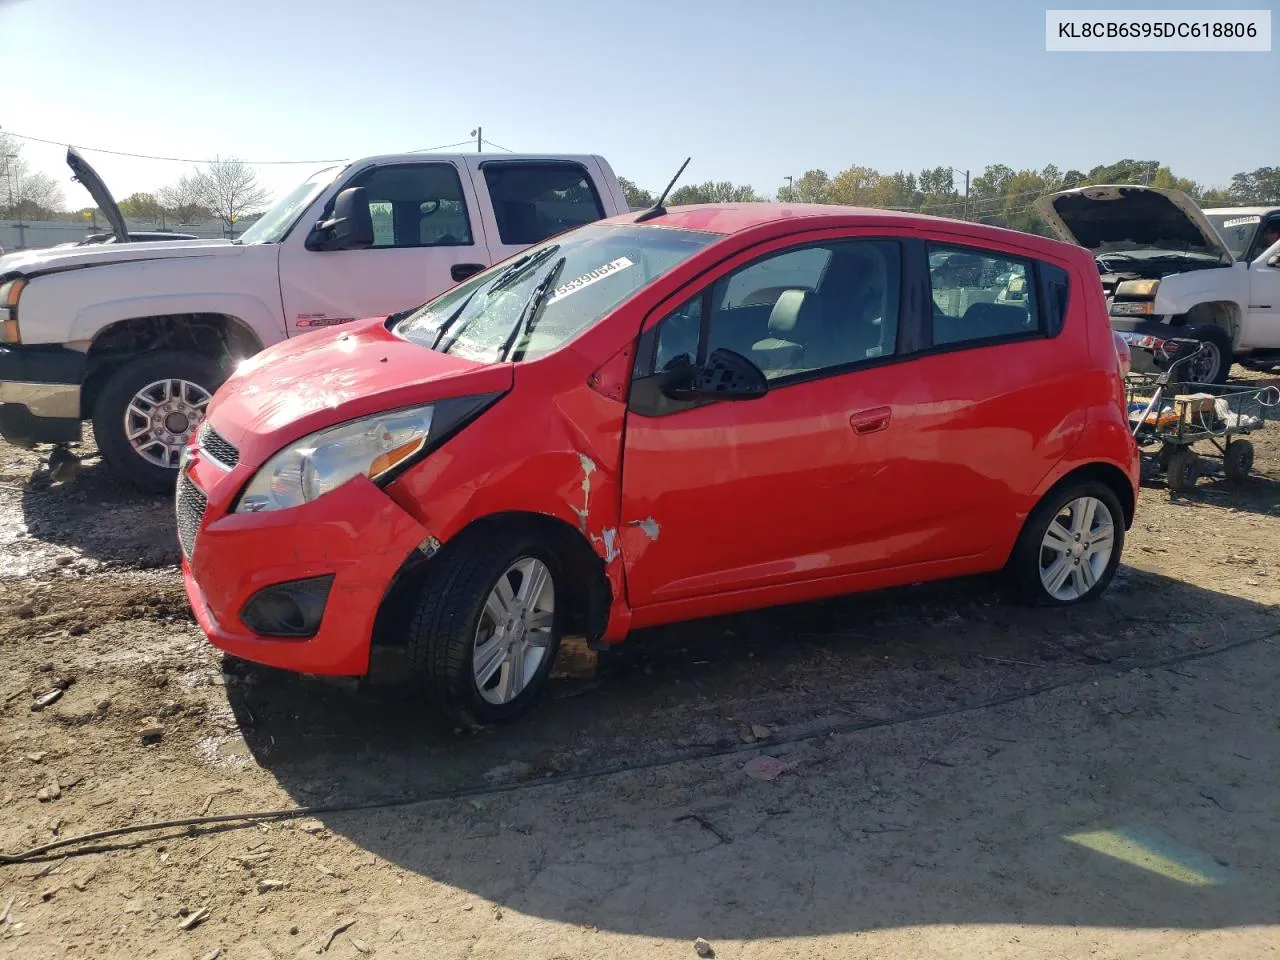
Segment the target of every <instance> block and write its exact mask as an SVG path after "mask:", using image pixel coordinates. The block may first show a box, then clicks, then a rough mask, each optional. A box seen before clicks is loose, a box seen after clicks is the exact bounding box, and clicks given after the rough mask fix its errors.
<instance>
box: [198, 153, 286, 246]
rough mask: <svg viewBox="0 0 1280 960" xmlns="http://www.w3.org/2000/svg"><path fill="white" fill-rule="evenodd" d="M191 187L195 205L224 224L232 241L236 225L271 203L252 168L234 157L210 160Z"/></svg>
mask: <svg viewBox="0 0 1280 960" xmlns="http://www.w3.org/2000/svg"><path fill="white" fill-rule="evenodd" d="M179 183H181V181H179ZM193 187H194V191H195V194H196V196H197V198H198V202H199V203H200V204H201V205H202V206H204V207H206V208H208V209H209V210H211V211H212V212H213V215H214V216H215V217H217V218H218V219H219V220H221V221H222V222H223V223H225V224H226V225H227V228H228V229H229V230H230V231H231V235H232V236H233V237H234V236H235V233H236V223H237V222H238V221H240V220H242V219H243V218H244V217H245V216H246V215H247V214H252V213H261V212H262V208H263V207H265V206H266V205H267V202H268V201H269V200H270V199H271V194H270V193H269V192H268V191H267V190H266V189H265V188H263V187H262V186H261V185H260V184H259V183H258V175H257V174H256V173H254V172H253V168H252V167H250V166H249V165H248V164H247V163H245V162H244V161H243V160H238V159H236V158H235V157H231V158H229V159H226V160H223V159H221V158H219V159H217V160H210V161H209V163H208V164H206V165H205V168H204V169H203V170H201V171H199V172H198V173H196V174H195V177H194V184H193Z"/></svg>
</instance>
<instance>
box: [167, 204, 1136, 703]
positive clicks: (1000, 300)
mask: <svg viewBox="0 0 1280 960" xmlns="http://www.w3.org/2000/svg"><path fill="white" fill-rule="evenodd" d="M183 460H184V462H183V465H182V469H181V475H180V479H179V483H178V489H177V494H176V505H177V517H178V532H179V538H180V541H181V545H182V551H183V555H184V562H183V573H184V577H185V580H186V589H187V595H188V597H189V598H190V601H191V605H192V607H193V608H194V611H195V614H196V617H197V619H198V620H199V622H200V625H201V627H202V628H203V629H204V631H205V633H206V634H208V636H209V638H210V639H211V640H212V641H213V643H214V644H215V645H216V646H218V647H220V648H221V649H223V650H225V651H227V652H228V653H231V654H233V655H235V656H237V657H243V658H245V659H248V660H254V661H258V662H261V663H265V664H271V665H273V666H276V667H282V668H285V669H288V670H296V671H301V672H306V673H314V674H338V675H361V674H364V673H365V672H366V671H367V669H368V665H369V661H370V651H371V647H372V646H374V645H380V644H388V645H402V646H404V647H406V648H407V652H408V654H409V656H410V659H411V661H412V662H413V663H414V664H415V666H416V667H417V668H418V670H419V672H420V675H421V677H422V678H423V680H424V682H425V684H426V686H427V688H428V689H429V692H430V694H431V695H432V697H433V699H434V700H435V701H436V702H437V703H438V704H439V705H440V706H441V707H443V708H444V709H445V710H446V711H447V713H448V714H449V715H450V716H451V717H452V718H453V719H454V720H455V721H458V722H462V723H484V722H491V721H497V720H503V719H508V718H510V717H513V716H514V715H516V714H517V713H519V712H521V711H522V710H523V709H524V708H526V707H527V706H528V705H529V704H530V703H531V702H532V701H533V700H534V699H535V698H536V696H537V694H538V693H539V690H540V689H541V688H542V686H543V685H544V682H545V680H546V678H547V675H548V673H549V672H550V669H551V664H552V660H553V659H554V657H555V655H556V650H557V645H558V643H559V641H560V638H561V636H562V635H564V634H565V633H571V634H582V635H585V636H586V637H587V638H589V640H590V641H592V642H593V643H596V644H605V645H607V644H613V643H618V642H620V641H621V640H622V639H623V638H624V637H625V636H626V635H627V633H628V631H629V630H632V629H634V628H637V627H648V626H653V625H656V624H662V623H667V622H671V621H676V620H685V619H690V618H696V617H703V616H708V615H714V614H724V613H729V612H732V611H741V610H748V609H753V608H759V607H765V606H771V605H776V604H783V603H791V602H796V601H805V600H812V599H815V598H820V597H828V596H831V595H834V594H845V593H850V592H855V591H861V590H869V589H876V588H881V587H889V586H893V585H897V584H906V583H914V582H917V581H924V580H932V579H938V578H943V577H954V576H958V575H963V574H976V573H982V572H987V571H998V570H1001V569H1006V570H1007V572H1008V574H1009V575H1010V578H1011V580H1012V581H1013V583H1014V584H1015V585H1016V586H1017V587H1018V588H1019V589H1020V591H1021V593H1022V594H1023V596H1025V597H1026V598H1028V599H1030V600H1031V601H1033V602H1038V603H1042V604H1049V605H1060V604H1069V603H1074V602H1076V601H1079V600H1088V599H1092V598H1094V597H1097V596H1098V595H1099V594H1100V593H1101V592H1102V591H1103V590H1104V589H1105V588H1106V586H1107V584H1108V582H1109V581H1110V580H1111V578H1112V575H1113V574H1114V572H1115V569H1116V566H1117V564H1118V563H1119V561H1120V553H1121V549H1122V546H1123V543H1124V533H1125V530H1126V529H1127V528H1128V527H1129V526H1130V524H1131V522H1132V520H1133V512H1134V505H1135V499H1136V489H1137V481H1138V451H1137V448H1136V446H1135V444H1134V441H1133V438H1132V436H1131V435H1130V433H1129V431H1128V429H1127V419H1126V411H1125V402H1124V390H1123V383H1122V377H1121V372H1120V360H1119V358H1118V357H1117V353H1116V348H1115V346H1114V343H1113V338H1112V333H1111V328H1110V326H1109V324H1108V321H1107V312H1106V308H1105V305H1104V302H1103V297H1102V291H1101V289H1100V288H1099V286H1098V278H1097V268H1096V267H1095V265H1094V263H1093V258H1092V256H1091V255H1090V254H1089V253H1088V252H1087V251H1085V250H1082V249H1080V248H1077V247H1074V246H1069V245H1067V244H1065V243H1059V242H1056V241H1052V240H1046V239H1042V238H1040V237H1035V236H1030V235H1026V234H1022V233H1014V232H1010V231H1007V230H1001V229H996V228H991V227H984V226H980V225H977V224H973V223H964V222H956V221H950V220H942V219H935V218H930V217H921V216H913V215H908V214H898V213H891V212H886V211H882V210H861V209H847V208H839V207H828V206H812V207H809V206H797V205H765V204H759V205H756V204H751V205H737V206H718V205H711V206H697V207H678V208H673V209H671V210H669V211H658V212H656V215H652V216H650V217H648V218H647V219H646V218H644V217H641V218H640V219H639V220H637V216H636V215H635V214H630V215H626V216H622V217H617V218H614V219H612V220H607V221H602V222H598V223H595V224H591V225H589V226H585V227H582V228H580V229H577V230H573V231H571V232H568V233H565V234H562V235H560V236H558V237H555V238H552V239H551V240H548V241H547V242H545V243H543V244H541V245H540V246H537V247H534V248H531V249H529V250H527V251H525V252H524V253H523V254H522V255H520V256H518V257H515V258H513V259H511V260H508V261H506V262H504V263H501V264H498V265H497V266H494V267H492V268H490V269H488V270H486V271H485V272H483V273H480V274H478V275H476V276H474V277H472V278H470V279H468V280H467V281H465V282H464V283H462V284H460V285H458V286H457V287H454V288H453V289H451V290H450V291H448V292H446V293H445V294H443V295H441V296H440V297H438V298H436V299H435V300H433V301H431V302H430V303H427V304H426V305H424V306H423V307H421V308H419V309H417V310H412V311H407V312H405V313H404V314H400V315H395V316H391V317H387V318H374V319H369V320H364V321H360V322H358V323H355V324H350V325H348V326H345V327H343V328H341V329H338V330H333V331H328V332H320V333H312V334H308V335H306V336H304V337H301V338H298V339H296V340H290V341H287V342H284V343H280V344H277V345H275V346H273V347H270V348H269V349H267V350H265V351H263V352H262V353H260V354H258V355H256V356H255V357H253V358H251V359H249V360H247V361H245V362H244V363H243V364H242V365H241V366H240V367H239V369H238V370H237V371H236V373H235V375H234V376H232V377H231V379H229V380H228V381H227V382H226V384H225V385H224V386H223V387H222V388H221V389H220V390H219V391H218V392H217V395H216V396H215V397H214V398H213V401H212V402H211V403H210V405H209V408H208V416H207V418H206V419H205V421H204V423H203V424H202V425H201V427H200V429H199V431H198V432H197V435H196V436H195V437H194V438H193V440H192V443H191V445H190V446H189V447H188V448H187V450H186V451H185V453H184V458H183Z"/></svg>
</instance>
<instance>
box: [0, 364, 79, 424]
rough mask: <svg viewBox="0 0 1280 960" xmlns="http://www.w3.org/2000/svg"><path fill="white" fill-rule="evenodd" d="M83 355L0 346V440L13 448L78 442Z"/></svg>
mask: <svg viewBox="0 0 1280 960" xmlns="http://www.w3.org/2000/svg"><path fill="white" fill-rule="evenodd" d="M84 372H85V355H84V354H83V353H80V352H78V351H76V350H68V349H67V348H66V347H58V346H44V345H38V346H28V345H25V344H5V345H3V346H0V437H4V439H5V440H8V441H9V442H10V443H12V444H14V445H15V446H19V447H32V446H34V445H36V444H37V443H75V442H76V441H78V440H79V439H80V384H81V383H82V382H83V380H84Z"/></svg>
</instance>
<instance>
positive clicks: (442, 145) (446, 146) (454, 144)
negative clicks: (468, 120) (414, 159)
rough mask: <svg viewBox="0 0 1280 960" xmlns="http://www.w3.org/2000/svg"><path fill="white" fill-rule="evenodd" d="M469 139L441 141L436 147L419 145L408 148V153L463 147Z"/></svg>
mask: <svg viewBox="0 0 1280 960" xmlns="http://www.w3.org/2000/svg"><path fill="white" fill-rule="evenodd" d="M469 143H471V141H470V140H459V141H458V142H457V143H442V144H441V145H440V146H438V147H419V148H418V149H417V150H410V151H408V152H409V153H430V152H431V151H432V150H448V149H449V148H450V147H465V146H467V145H468V144H469Z"/></svg>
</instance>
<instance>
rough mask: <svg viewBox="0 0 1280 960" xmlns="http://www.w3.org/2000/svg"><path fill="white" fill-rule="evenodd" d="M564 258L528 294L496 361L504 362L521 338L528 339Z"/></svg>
mask: <svg viewBox="0 0 1280 960" xmlns="http://www.w3.org/2000/svg"><path fill="white" fill-rule="evenodd" d="M565 259H566V258H564V257H560V258H559V259H558V260H556V262H555V263H553V264H552V265H551V268H550V269H549V270H548V271H547V272H546V273H545V274H543V277H542V279H541V280H539V281H538V285H537V286H536V287H534V288H533V292H532V293H531V294H529V299H528V300H526V301H525V304H524V307H523V309H521V311H520V315H519V316H518V317H516V322H515V323H513V324H512V325H511V331H510V332H509V333H508V334H507V338H506V339H505V340H504V341H503V342H502V347H501V349H499V350H498V359H499V360H501V361H503V362H504V363H505V362H506V359H507V356H508V355H509V354H510V353H511V351H512V349H514V347H515V345H516V343H517V342H518V341H519V340H520V339H521V338H523V337H528V336H529V334H530V332H531V331H532V330H533V325H534V324H535V323H536V322H537V320H538V313H539V311H541V309H542V307H543V305H544V304H545V303H546V302H547V297H548V296H549V295H550V294H551V291H552V289H553V288H554V287H555V284H556V280H557V279H558V278H559V276H560V271H561V270H563V269H564V264H565Z"/></svg>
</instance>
